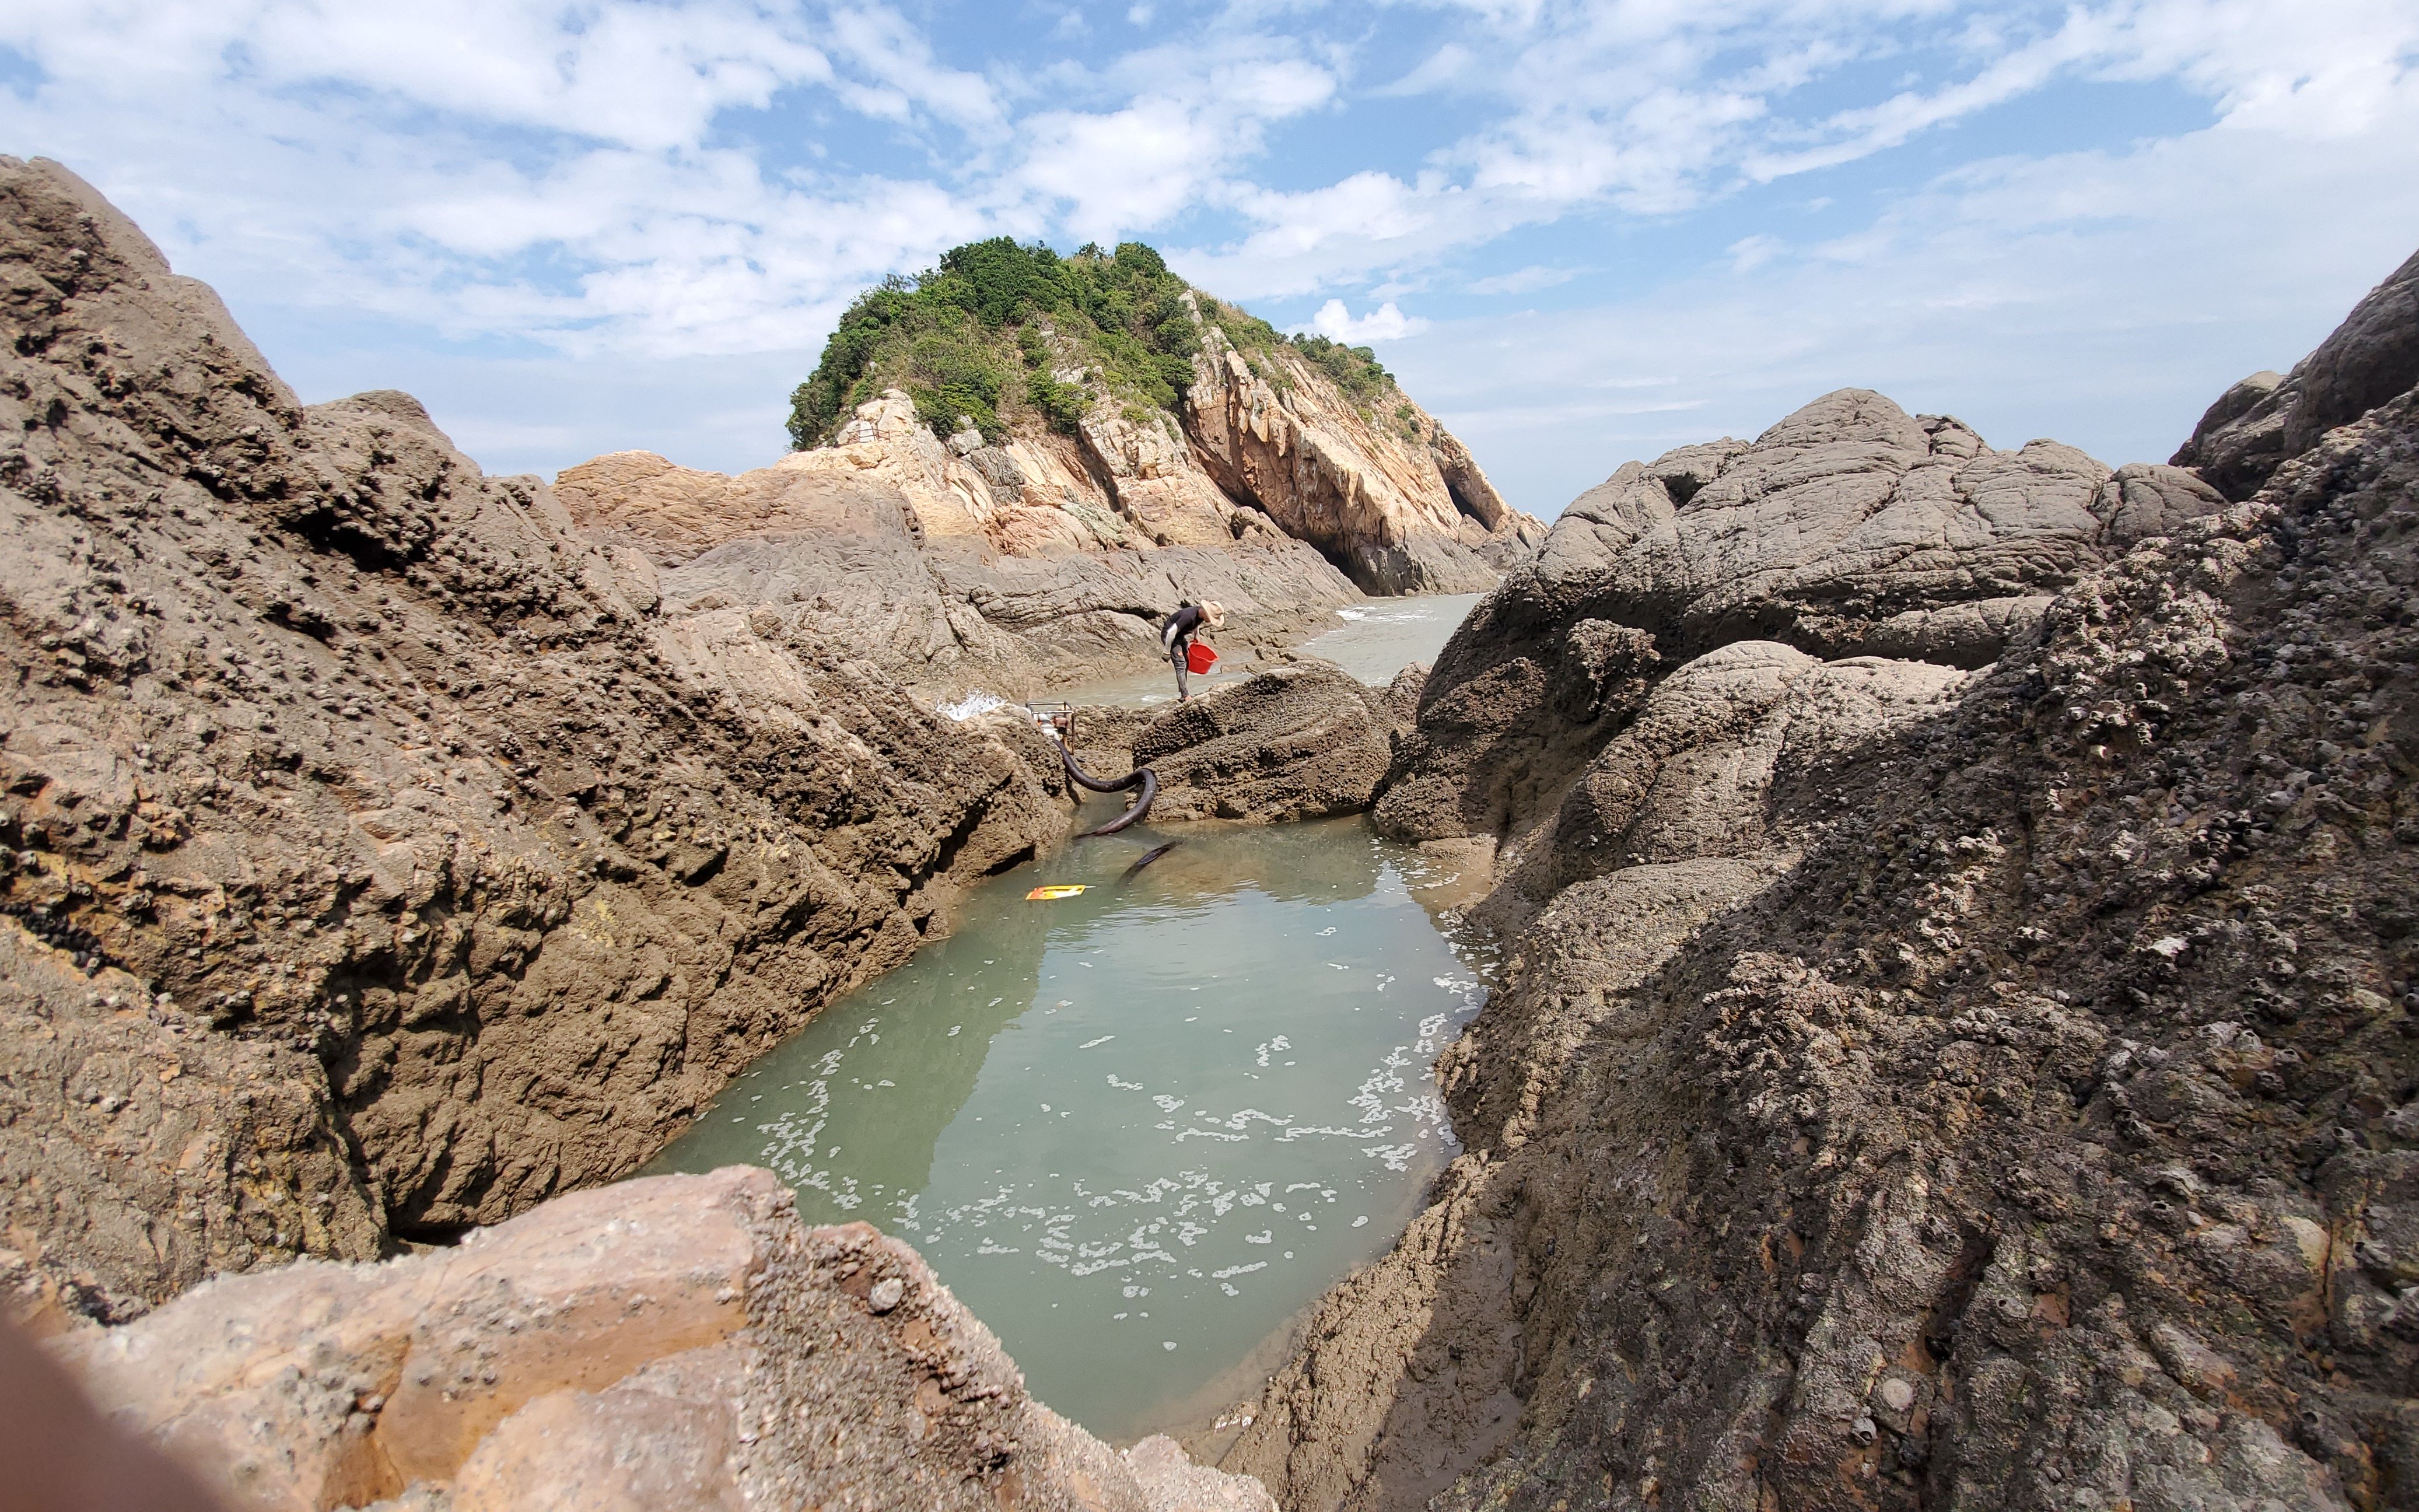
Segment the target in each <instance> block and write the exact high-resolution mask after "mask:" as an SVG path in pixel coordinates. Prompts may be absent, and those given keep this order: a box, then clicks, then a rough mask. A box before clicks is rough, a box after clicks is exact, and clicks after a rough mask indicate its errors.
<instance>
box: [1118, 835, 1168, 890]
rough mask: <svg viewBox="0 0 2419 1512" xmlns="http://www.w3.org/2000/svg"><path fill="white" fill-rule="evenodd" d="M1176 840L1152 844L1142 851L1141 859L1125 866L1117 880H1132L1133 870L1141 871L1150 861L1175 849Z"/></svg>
mask: <svg viewBox="0 0 2419 1512" xmlns="http://www.w3.org/2000/svg"><path fill="white" fill-rule="evenodd" d="M1176 844H1177V842H1176V841H1168V842H1167V843H1166V844H1164V845H1154V846H1152V847H1151V848H1150V849H1148V850H1147V851H1145V852H1143V853H1142V859H1140V860H1138V861H1136V862H1134V864H1133V865H1132V866H1130V867H1127V868H1126V869H1125V871H1124V872H1123V873H1122V874H1121V875H1119V876H1118V878H1117V880H1118V881H1119V882H1132V880H1133V879H1134V873H1135V872H1139V871H1141V870H1142V869H1143V868H1144V867H1147V866H1148V865H1150V863H1151V862H1153V861H1156V860H1158V859H1159V858H1160V857H1161V856H1165V855H1166V854H1167V853H1168V852H1170V851H1172V850H1174V849H1176Z"/></svg>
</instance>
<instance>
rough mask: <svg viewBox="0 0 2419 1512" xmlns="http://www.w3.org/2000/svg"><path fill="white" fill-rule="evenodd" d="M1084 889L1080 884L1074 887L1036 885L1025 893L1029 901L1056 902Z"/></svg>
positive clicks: (1026, 900)
mask: <svg viewBox="0 0 2419 1512" xmlns="http://www.w3.org/2000/svg"><path fill="white" fill-rule="evenodd" d="M1083 890H1084V889H1083V887H1082V886H1081V885H1080V884H1079V885H1076V886H1072V887H1036V888H1034V889H1033V890H1032V891H1031V892H1028V893H1026V894H1025V902H1026V903H1055V902H1057V901H1058V900H1059V899H1061V898H1072V897H1074V896H1075V895H1076V894H1078V893H1080V892H1082V891H1083Z"/></svg>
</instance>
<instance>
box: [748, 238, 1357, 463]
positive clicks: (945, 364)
mask: <svg viewBox="0 0 2419 1512" xmlns="http://www.w3.org/2000/svg"><path fill="white" fill-rule="evenodd" d="M1188 294H1191V295H1192V300H1191V301H1190V304H1189V305H1188V301H1187V299H1186V296H1187V295H1188ZM1195 307H1197V308H1198V310H1199V312H1200V318H1199V319H1198V320H1196V319H1195V318H1194V308H1195ZM1204 324H1214V325H1216V326H1217V327H1218V328H1219V330H1220V331H1222V332H1224V333H1225V338H1226V340H1227V341H1228V342H1229V343H1231V344H1232V345H1233V346H1235V347H1237V348H1238V349H1240V350H1241V351H1243V352H1244V353H1245V354H1246V355H1247V360H1250V361H1252V362H1253V363H1254V366H1255V368H1256V369H1257V370H1260V371H1261V372H1262V374H1263V376H1264V377H1267V378H1269V379H1270V380H1271V383H1273V384H1276V385H1277V386H1278V387H1280V388H1283V387H1284V386H1285V385H1286V384H1287V382H1288V381H1289V380H1288V379H1287V378H1286V376H1285V375H1284V373H1283V372H1282V370H1281V369H1278V368H1275V367H1273V366H1263V364H1262V363H1260V362H1259V361H1258V354H1264V353H1266V352H1268V351H1269V350H1270V349H1271V348H1273V347H1278V346H1280V345H1287V346H1290V347H1291V348H1292V349H1293V350H1294V351H1295V352H1296V353H1298V354H1299V355H1300V356H1301V357H1302V359H1303V360H1305V361H1306V362H1308V363H1311V364H1312V365H1313V366H1315V367H1317V369H1318V370H1319V371H1321V372H1322V373H1323V374H1325V375H1326V376H1327V377H1328V378H1330V379H1331V380H1333V382H1334V384H1335V386H1336V387H1337V388H1338V389H1339V390H1341V391H1342V392H1343V393H1344V394H1345V395H1346V397H1347V398H1348V400H1350V401H1351V402H1352V403H1353V404H1354V405H1356V406H1357V407H1359V408H1360V409H1363V410H1364V411H1375V410H1377V409H1379V400H1380V399H1381V398H1383V397H1384V396H1386V395H1387V394H1388V393H1390V392H1392V391H1393V390H1394V378H1393V377H1392V376H1391V375H1389V374H1388V373H1387V371H1386V370H1385V369H1384V368H1383V367H1381V366H1379V363H1378V359H1377V354H1376V353H1374V352H1372V351H1371V350H1370V349H1369V348H1368V347H1347V346H1344V345H1342V344H1341V343H1337V342H1333V341H1330V340H1328V339H1327V338H1326V337H1324V336H1297V337H1291V338H1288V337H1287V336H1284V335H1282V334H1280V333H1279V332H1277V331H1276V329H1275V328H1274V327H1272V326H1271V325H1270V324H1269V323H1268V322H1267V321H1265V320H1262V319H1259V318H1258V317H1256V316H1251V315H1247V314H1245V313H1244V312H1243V311H1241V310H1240V309H1237V308H1236V307H1234V306H1233V305H1230V304H1225V303H1221V302H1220V301H1217V300H1214V299H1211V298H1210V297H1209V296H1208V295H1206V294H1201V293H1199V292H1198V291H1195V290H1194V289H1193V288H1192V286H1191V285H1188V284H1186V283H1185V282H1184V280H1183V279H1181V278H1179V277H1177V276H1176V275H1175V274H1174V273H1172V272H1169V271H1168V270H1167V264H1166V262H1165V260H1164V259H1163V258H1162V257H1161V256H1160V255H1159V254H1158V253H1157V252H1155V251H1153V250H1152V249H1151V248H1149V247H1147V246H1145V245H1144V244H1143V243H1141V242H1139V241H1126V242H1120V243H1118V245H1117V251H1116V252H1114V253H1109V252H1103V251H1102V250H1101V248H1100V247H1099V246H1097V245H1087V246H1086V247H1085V248H1084V249H1083V250H1082V251H1080V252H1078V253H1076V254H1075V255H1073V256H1071V257H1062V256H1060V255H1058V254H1057V253H1055V252H1054V251H1052V250H1051V249H1050V248H1049V247H1047V246H1044V245H1042V244H1041V243H1040V242H1038V241H1037V242H1033V243H1030V244H1020V243H1018V242H1016V241H1014V240H1011V239H1009V238H1007V237H994V238H993V239H990V240H988V241H974V242H968V243H967V244H966V245H964V246H962V247H954V248H951V249H950V250H949V251H948V253H946V254H944V255H942V257H941V260H940V265H939V266H938V267H936V268H931V269H927V270H925V271H923V272H921V273H918V274H917V275H916V276H915V277H914V278H912V279H910V278H903V277H900V276H898V275H896V274H894V275H892V276H891V277H889V278H887V279H885V280H884V281H883V282H882V283H880V284H879V285H875V286H874V287H872V288H870V289H867V290H866V291H865V292H864V293H863V294H860V295H858V296H857V298H856V300H855V302H854V303H852V304H851V305H850V306H849V307H848V313H847V314H846V315H843V316H841V317H840V329H839V330H837V331H835V332H832V335H831V339H830V340H829V341H827V342H825V343H824V354H823V361H822V362H820V363H817V364H816V365H815V371H814V375H813V376H812V377H810V378H808V379H807V380H806V381H805V382H804V383H801V384H799V385H798V386H797V388H796V389H795V390H794V391H793V393H791V395H790V440H791V442H792V444H793V445H795V446H798V447H802V448H803V447H809V446H817V445H821V444H822V443H824V442H825V441H828V440H831V439H832V437H833V435H834V433H835V432H836V431H838V430H839V428H840V424H842V423H843V422H845V421H846V420H847V419H848V418H849V416H850V415H851V414H853V413H854V412H855V409H856V407H857V406H858V405H860V404H862V403H864V402H865V401H866V400H868V399H871V398H873V397H874V396H876V395H877V394H879V393H882V391H883V390H885V389H890V388H896V389H900V390H902V391H903V392H905V393H907V394H908V395H909V396H911V397H912V398H913V399H914V400H915V401H916V412H917V415H918V416H919V417H920V418H921V419H922V420H923V421H924V422H925V423H926V424H930V425H931V426H932V429H933V431H934V433H935V434H937V435H942V436H946V435H948V433H949V432H951V431H952V430H954V429H956V428H957V423H958V417H959V416H961V415H966V416H970V417H972V418H973V420H974V423H975V424H976V427H977V428H978V429H979V430H980V431H981V432H982V433H983V436H984V438H985V439H986V440H999V439H1000V438H1002V437H1004V436H1006V435H1008V434H1009V432H1010V431H1012V430H1016V429H1020V428H1031V429H1040V428H1041V427H1043V426H1048V427H1051V428H1054V429H1056V430H1060V431H1065V432H1072V431H1073V430H1074V429H1075V426H1076V423H1077V422H1078V421H1079V420H1080V419H1081V418H1082V417H1083V414H1084V412H1085V411H1086V409H1090V408H1091V406H1092V404H1093V403H1094V402H1095V401H1096V400H1097V399H1099V398H1101V397H1103V396H1106V397H1108V398H1112V399H1115V400H1117V401H1120V402H1121V403H1122V404H1123V405H1124V406H1125V407H1126V409H1128V410H1129V411H1131V412H1132V414H1131V418H1134V419H1139V418H1141V416H1142V415H1143V414H1145V413H1147V412H1148V411H1149V410H1151V409H1175V408H1176V405H1177V402H1178V399H1179V395H1181V394H1182V393H1183V392H1184V390H1185V389H1186V387H1188V386H1189V385H1190V384H1191V383H1192V381H1193V358H1194V355H1195V354H1196V353H1198V352H1199V351H1200V350H1201V344H1202V327H1203V325H1204Z"/></svg>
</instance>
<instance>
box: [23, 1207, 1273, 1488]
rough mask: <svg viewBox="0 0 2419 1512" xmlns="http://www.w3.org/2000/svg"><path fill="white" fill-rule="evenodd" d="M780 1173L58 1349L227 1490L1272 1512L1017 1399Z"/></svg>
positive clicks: (187, 1311) (1179, 1457)
mask: <svg viewBox="0 0 2419 1512" xmlns="http://www.w3.org/2000/svg"><path fill="white" fill-rule="evenodd" d="M791 1202H792V1199H791V1196H790V1194H789V1193H788V1192H787V1191H786V1190H785V1189H783V1188H782V1186H781V1184H780V1183H779V1181H778V1180H776V1179H775V1178H774V1177H773V1176H772V1175H771V1174H770V1173H769V1172H764V1171H758V1170H750V1169H747V1168H743V1167H734V1168H732V1169H729V1170H724V1171H718V1172H716V1173H714V1174H712V1175H710V1176H673V1177H656V1178H652V1179H649V1180H641V1181H635V1182H630V1183H627V1184H624V1185H621V1186H616V1187H613V1188H611V1189H609V1190H607V1191H600V1192H589V1193H581V1194H578V1195H575V1196H568V1197H564V1198H562V1199H560V1200H557V1201H555V1202H551V1203H548V1204H547V1205H546V1206H544V1207H542V1208H540V1209H538V1210H537V1211H534V1212H532V1213H530V1214H528V1215H526V1216H524V1217H521V1218H518V1219H516V1220H514V1221H512V1222H510V1223H507V1224H504V1225H503V1226H501V1227H498V1228H494V1229H489V1230H482V1231H480V1232H478V1233H476V1234H474V1235H471V1236H470V1237H469V1238H468V1239H466V1240H465V1242H463V1243H462V1244H460V1245H459V1246H457V1247H455V1248H453V1249H448V1250H441V1251H438V1252H436V1253H432V1254H428V1255H423V1256H418V1257H410V1258H407V1259H400V1260H393V1261H390V1262H388V1263H386V1264H383V1265H375V1266H365V1265H355V1266H347V1265H330V1264H317V1263H305V1264H300V1265H295V1266H290V1267H286V1268H285V1269H283V1270H279V1271H275V1272H272V1273H263V1274H259V1275H252V1276H243V1277H233V1278H226V1279H222V1280H218V1281H214V1282H211V1283H209V1284H208V1285H206V1286H204V1287H201V1288H197V1289H195V1290H193V1292H190V1293H188V1294H187V1295H185V1296H183V1297H181V1298H179V1299H177V1301H176V1302H175V1303H173V1304H169V1305H167V1306H165V1307H162V1308H161V1309H159V1310H158V1311H156V1312H154V1313H152V1314H151V1315H150V1316H149V1317H147V1318H146V1319H143V1320H141V1321H140V1322H137V1323H134V1324H131V1325H130V1326H128V1327H124V1328H118V1329H112V1330H100V1329H95V1328H86V1329H85V1330H82V1331H80V1332H78V1333H75V1334H73V1335H69V1336H68V1337H66V1338H64V1339H61V1340H56V1341H54V1351H55V1352H56V1353H58V1354H59V1355H60V1356H61V1357H62V1358H64V1359H65V1360H66V1361H67V1363H68V1364H69V1366H70V1367H71V1369H72V1370H73V1371H74V1372H75V1373H76V1374H77V1375H78V1376H79V1377H80V1378H81V1379H82V1381H84V1383H85V1387H86V1389H87V1390H88V1391H89V1392H90V1393H91V1394H92V1396H94V1398H95V1399H96V1401H97V1402H98V1404H99V1405H100V1406H101V1407H102V1408H103V1409H104V1410H105V1411H107V1412H110V1413H111V1415H112V1416H113V1417H114V1418H115V1420H116V1422H117V1423H118V1424H120V1425H122V1426H125V1427H133V1428H136V1429H138V1430H140V1431H142V1432H144V1433H146V1434H147V1435H148V1436H149V1437H150V1438H151V1439H152V1441H153V1442H155V1443H159V1444H160V1445H161V1446H162V1447H163V1448H165V1449H166V1450H167V1451H168V1452H169V1453H170V1454H171V1455H172V1456H174V1457H175V1458H177V1459H179V1460H181V1461H182V1462H184V1463H185V1464H186V1465H188V1466H191V1467H193V1469H194V1470H195V1471H197V1472H198V1473H200V1474H201V1475H202V1476H203V1477H204V1478H205V1479H206V1480H208V1482H209V1483H211V1484H213V1485H217V1486H220V1487H223V1488H227V1489H230V1490H231V1491H232V1492H233V1495H234V1501H235V1504H240V1505H243V1506H248V1507H260V1508H264V1509H266V1508H291V1509H294V1512H316V1509H317V1508H321V1507H329V1506H346V1505H348V1506H381V1507H392V1508H395V1509H397V1512H401V1509H403V1508H406V1507H425V1506H444V1505H450V1506H451V1507H454V1508H455V1509H465V1508H494V1509H503V1508H529V1507H568V1506H577V1507H583V1508H629V1509H631V1512H638V1509H640V1508H645V1509H650V1512H669V1509H689V1508H698V1509H703V1508H734V1507H741V1506H807V1505H880V1506H918V1507H960V1506H963V1507H976V1506H979V1507H995V1506H998V1505H1002V1504H1009V1505H1021V1506H1038V1507H1053V1508H1082V1509H1086V1512H1110V1509H1114V1512H1228V1509H1235V1512H1256V1509H1259V1508H1265V1507H1268V1506H1269V1505H1270V1503H1269V1501H1268V1498H1267V1495H1266V1493H1265V1492H1263V1491H1261V1490H1260V1489H1259V1488H1258V1486H1257V1485H1256V1484H1255V1483H1253V1482H1250V1481H1247V1480H1244V1479H1241V1478H1240V1477H1237V1476H1233V1475H1226V1474H1221V1473H1218V1472H1216V1471H1212V1470H1209V1469H1205V1468H1203V1467H1200V1466H1196V1465H1194V1464H1193V1463H1191V1462H1190V1461H1189V1460H1188V1459H1186V1458H1185V1457H1184V1455H1183V1453H1182V1451H1181V1450H1179V1449H1178V1448H1176V1446H1175V1445H1174V1444H1172V1443H1169V1442H1168V1441H1166V1440H1163V1439H1161V1440H1152V1441H1146V1442H1145V1443H1142V1444H1139V1445H1136V1446H1135V1447H1134V1448H1133V1449H1132V1450H1131V1451H1129V1452H1127V1453H1126V1454H1123V1455H1120V1454H1118V1453H1117V1451H1115V1450H1113V1449H1111V1448H1110V1447H1109V1446H1108V1445H1106V1444H1103V1443H1100V1442H1099V1441H1098V1440H1095V1439H1093V1438H1091V1437H1090V1436H1089V1435H1087V1434H1086V1433H1085V1432H1083V1431H1082V1430H1081V1429H1079V1428H1077V1427H1074V1426H1072V1425H1071V1424H1069V1423H1067V1422H1066V1421H1065V1420H1063V1419H1061V1418H1059V1417H1058V1416H1057V1415H1056V1414H1055V1413H1054V1412H1051V1411H1050V1410H1049V1409H1048V1408H1046V1407H1043V1406H1041V1405H1040V1403H1038V1402H1036V1401H1034V1400H1033V1399H1032V1398H1031V1397H1029V1396H1026V1394H1025V1388H1024V1382H1023V1380H1022V1379H1021V1378H1020V1377H1019V1376H1018V1374H1017V1372H1016V1368H1015V1366H1014V1365H1013V1364H1011V1363H1010V1362H1009V1359H1008V1357H1007V1356H1006V1355H1005V1354H1004V1353H1003V1352H1002V1351H1001V1350H1000V1348H999V1344H998V1341H997V1340H996V1339H995V1338H994V1337H993V1335H991V1333H990V1331H989V1330H988V1329H986V1328H984V1327H983V1325H982V1324H981V1323H980V1322H979V1321H978V1320H977V1319H975V1318H974V1317H973V1316H972V1315H971V1314H969V1313H967V1312H966V1311H965V1309H964V1308H963V1307H962V1306H960V1305H959V1304H958V1303H957V1301H956V1299H955V1298H953V1297H952V1296H951V1295H950V1294H949V1292H948V1288H945V1287H943V1286H942V1285H941V1284H940V1282H939V1281H938V1280H936V1279H935V1278H934V1277H933V1275H932V1272H931V1271H930V1270H929V1269H927V1268H926V1267H925V1265H924V1263H923V1261H922V1260H921V1259H920V1258H918V1257H917V1255H916V1253H915V1251H914V1250H912V1249H910V1248H909V1247H908V1246H906V1245H904V1244H901V1243H900V1242H897V1241H894V1240H889V1239H885V1238H884V1237H882V1235H880V1234H879V1233H877V1232H876V1231H875V1230H873V1229H872V1228H871V1227H867V1226H865V1225H862V1224H857V1225H851V1226H848V1227H838V1228H811V1229H810V1228H808V1227H804V1226H803V1225H801V1224H800V1223H799V1222H798V1221H797V1217H796V1214H795V1212H794V1211H793V1208H792V1205H791Z"/></svg>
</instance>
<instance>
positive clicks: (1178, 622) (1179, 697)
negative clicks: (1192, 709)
mask: <svg viewBox="0 0 2419 1512" xmlns="http://www.w3.org/2000/svg"><path fill="white" fill-rule="evenodd" d="M1225 623H1226V609H1225V606H1224V605H1222V604H1220V603H1219V602H1218V601H1217V600H1215V599H1209V600H1206V601H1204V602H1202V603H1199V604H1186V605H1183V606H1182V607H1180V608H1179V609H1177V611H1176V612H1175V613H1173V614H1171V615H1169V616H1168V617H1167V618H1166V619H1164V620H1162V621H1160V623H1159V643H1160V644H1161V645H1163V646H1165V647H1166V648H1167V660H1168V663H1169V665H1171V666H1173V667H1174V668H1175V669H1176V702H1179V703H1181V702H1184V701H1185V699H1186V698H1188V697H1190V696H1191V695H1189V694H1188V693H1186V691H1185V688H1184V677H1185V673H1186V672H1188V671H1191V669H1190V668H1189V667H1187V666H1186V664H1185V654H1186V653H1187V652H1189V651H1191V650H1192V649H1193V632H1194V631H1195V630H1199V629H1203V628H1205V627H1206V628H1208V629H1211V630H1215V629H1220V628H1222V627H1224V626H1225Z"/></svg>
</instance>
